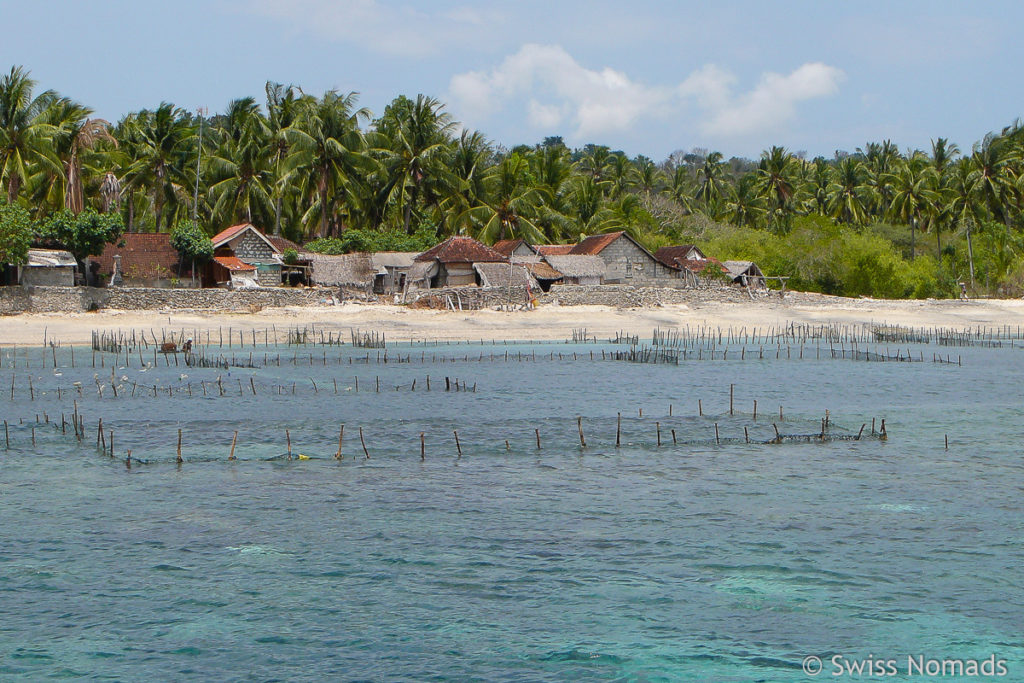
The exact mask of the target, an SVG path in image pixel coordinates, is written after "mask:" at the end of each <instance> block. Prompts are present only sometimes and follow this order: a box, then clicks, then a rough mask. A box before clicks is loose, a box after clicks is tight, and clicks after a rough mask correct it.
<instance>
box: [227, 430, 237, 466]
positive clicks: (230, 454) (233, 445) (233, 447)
mask: <svg viewBox="0 0 1024 683" xmlns="http://www.w3.org/2000/svg"><path fill="white" fill-rule="evenodd" d="M237 441H238V430H237V429H236V430H235V435H234V436H232V437H231V452H230V453H229V454H228V460H234V459H235V443H236V442H237Z"/></svg>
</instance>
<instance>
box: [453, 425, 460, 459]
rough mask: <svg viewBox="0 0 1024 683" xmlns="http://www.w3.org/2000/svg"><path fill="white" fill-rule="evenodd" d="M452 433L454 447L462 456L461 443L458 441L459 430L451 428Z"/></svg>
mask: <svg viewBox="0 0 1024 683" xmlns="http://www.w3.org/2000/svg"><path fill="white" fill-rule="evenodd" d="M452 433H453V434H454V435H455V448H456V450H458V452H459V457H460V458H461V457H462V444H460V443H459V430H457V429H453V430H452Z"/></svg>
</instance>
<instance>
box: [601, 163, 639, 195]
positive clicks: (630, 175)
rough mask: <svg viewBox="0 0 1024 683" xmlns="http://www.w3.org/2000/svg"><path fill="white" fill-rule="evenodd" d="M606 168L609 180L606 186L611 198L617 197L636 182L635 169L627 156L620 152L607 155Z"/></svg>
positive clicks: (627, 190)
mask: <svg viewBox="0 0 1024 683" xmlns="http://www.w3.org/2000/svg"><path fill="white" fill-rule="evenodd" d="M606 168H607V170H608V180H609V181H610V184H609V185H608V187H609V188H610V189H611V196H612V197H613V198H616V199H617V198H618V197H621V196H622V195H623V194H625V193H626V192H629V191H630V189H632V187H633V185H634V184H635V182H636V176H637V170H636V168H635V167H634V166H633V162H632V161H630V160H629V157H627V156H626V155H625V154H623V153H622V152H616V153H615V154H613V155H611V157H609V159H608V163H607V164H606Z"/></svg>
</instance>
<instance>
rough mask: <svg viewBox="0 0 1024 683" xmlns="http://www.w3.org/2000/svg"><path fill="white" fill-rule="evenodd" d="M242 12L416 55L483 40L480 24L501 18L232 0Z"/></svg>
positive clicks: (351, 4)
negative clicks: (235, 1)
mask: <svg viewBox="0 0 1024 683" xmlns="http://www.w3.org/2000/svg"><path fill="white" fill-rule="evenodd" d="M238 6H239V7H240V8H241V9H242V11H245V12H248V13H253V14H256V15H259V16H262V17H266V18H270V19H273V20H275V21H280V22H283V23H285V24H291V25H292V27H293V28H296V29H300V30H303V31H310V32H313V33H315V34H318V35H321V36H323V37H325V38H329V39H332V40H340V41H343V42H346V43H352V44H354V45H358V46H360V47H362V48H365V49H367V50H371V51H373V52H378V53H384V54H390V55H397V56H413V57H422V56H425V55H429V54H434V53H437V52H440V51H441V50H443V49H446V48H450V47H451V46H453V45H459V44H462V45H464V44H473V45H477V44H480V43H482V42H483V41H484V40H485V37H484V36H483V35H481V32H480V27H481V26H485V25H500V23H501V22H502V21H503V19H504V17H503V16H502V15H501V14H500V13H498V12H495V11H491V10H489V9H480V8H474V7H471V6H468V5H467V6H461V7H455V8H453V9H448V10H443V11H442V10H439V9H435V8H433V7H432V6H431V5H430V4H427V5H425V8H424V9H417V8H415V7H413V6H411V5H400V6H395V5H392V4H387V3H382V2H378V1H377V0H287V1H282V0H238Z"/></svg>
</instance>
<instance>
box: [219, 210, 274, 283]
mask: <svg viewBox="0 0 1024 683" xmlns="http://www.w3.org/2000/svg"><path fill="white" fill-rule="evenodd" d="M211 240H212V241H213V261H211V262H210V264H209V265H208V266H207V270H206V272H205V275H207V276H208V279H209V280H212V281H213V282H215V283H216V284H217V285H224V284H234V283H235V281H236V274H237V275H238V277H239V278H241V277H243V276H242V275H241V274H242V273H245V275H244V284H245V285H246V286H252V285H250V284H249V282H250V275H251V274H252V272H253V270H252V269H245V270H240V269H239V265H238V264H237V263H236V262H235V261H232V260H230V259H231V258H232V257H233V258H235V259H237V260H238V261H241V262H242V263H243V264H245V265H247V266H252V268H254V269H255V277H254V278H252V279H251V282H253V283H255V284H256V285H258V286H260V287H280V286H281V265H282V264H281V251H280V250H279V249H278V247H277V246H276V245H275V244H274V243H273V242H272V241H271V240H270V239H269V238H268V237H267V236H266V235H264V234H263V233H262V232H260V231H259V230H258V229H257V228H256V226H254V225H253V224H252V223H243V224H240V225H233V226H231V227H230V228H227V229H225V230H222V231H221V232H219V233H217V234H216V235H214V236H213V237H212V238H211Z"/></svg>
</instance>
